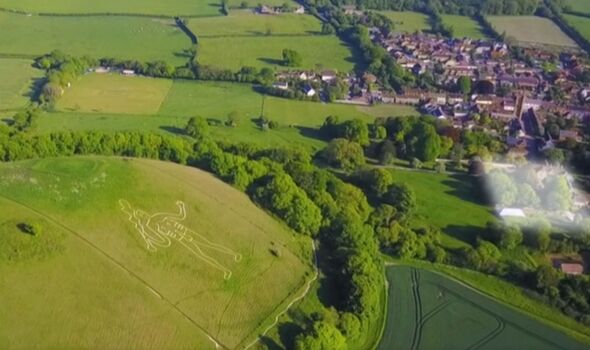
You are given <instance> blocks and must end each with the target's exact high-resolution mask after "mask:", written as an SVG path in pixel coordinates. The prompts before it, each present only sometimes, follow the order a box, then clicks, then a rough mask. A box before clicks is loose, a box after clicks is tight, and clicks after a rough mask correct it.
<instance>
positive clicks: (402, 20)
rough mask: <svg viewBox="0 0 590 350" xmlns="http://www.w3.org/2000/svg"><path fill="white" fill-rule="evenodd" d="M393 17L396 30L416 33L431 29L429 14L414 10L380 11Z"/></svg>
mask: <svg viewBox="0 0 590 350" xmlns="http://www.w3.org/2000/svg"><path fill="white" fill-rule="evenodd" d="M379 13H380V14H382V15H385V16H386V17H387V18H389V19H391V20H392V21H393V24H394V30H395V31H396V32H406V33H414V32H415V31H427V30H429V29H430V25H429V24H428V16H427V15H425V14H423V13H420V12H412V11H379Z"/></svg>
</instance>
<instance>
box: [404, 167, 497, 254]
mask: <svg viewBox="0 0 590 350" xmlns="http://www.w3.org/2000/svg"><path fill="white" fill-rule="evenodd" d="M393 177H394V179H395V181H398V182H402V183H406V184H408V185H409V186H410V187H411V188H412V189H413V190H414V192H415V193H416V202H417V213H416V214H417V217H416V221H417V222H418V223H424V222H426V223H429V224H431V225H434V226H436V227H439V228H440V229H441V230H443V232H444V233H446V234H447V235H448V238H447V239H446V240H445V242H444V243H445V244H446V245H449V246H451V247H455V246H457V245H460V244H461V242H460V241H464V242H474V241H475V237H476V236H477V235H478V234H479V231H480V230H481V229H483V228H485V226H486V224H487V222H488V221H490V220H492V219H493V216H492V211H491V210H492V209H491V208H489V207H487V206H486V205H485V204H483V203H482V202H481V201H480V199H479V197H478V188H477V186H476V185H475V184H474V183H473V182H472V181H473V179H472V178H471V177H469V176H467V175H452V174H435V173H427V172H419V171H412V170H394V171H393Z"/></svg>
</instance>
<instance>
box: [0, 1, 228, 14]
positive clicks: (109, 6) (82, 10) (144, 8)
mask: <svg viewBox="0 0 590 350" xmlns="http://www.w3.org/2000/svg"><path fill="white" fill-rule="evenodd" d="M0 7H1V8H5V9H10V10H16V11H23V12H30V13H56V14H96V13H116V14H139V15H156V16H177V15H182V16H217V15H220V14H221V13H220V12H219V10H220V7H221V2H218V1H207V0H166V1H162V0H125V1H117V0H102V1H95V0H75V1H72V0H43V1H39V0H0Z"/></svg>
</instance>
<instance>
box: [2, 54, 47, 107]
mask: <svg viewBox="0 0 590 350" xmlns="http://www.w3.org/2000/svg"><path fill="white" fill-rule="evenodd" d="M32 63H33V62H31V61H30V60H21V59H0V110H2V109H4V110H8V109H18V108H21V107H24V106H25V105H27V104H28V103H29V102H30V97H31V93H32V92H33V91H32V89H33V88H34V82H35V79H37V78H40V77H42V76H43V72H42V71H40V70H38V69H35V68H33V67H32V66H31V65H32Z"/></svg>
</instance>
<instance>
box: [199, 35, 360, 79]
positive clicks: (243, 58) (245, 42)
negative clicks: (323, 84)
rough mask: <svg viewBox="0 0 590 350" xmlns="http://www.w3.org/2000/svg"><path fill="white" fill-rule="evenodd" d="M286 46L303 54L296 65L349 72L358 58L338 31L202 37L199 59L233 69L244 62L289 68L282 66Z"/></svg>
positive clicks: (305, 67)
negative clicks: (306, 34)
mask: <svg viewBox="0 0 590 350" xmlns="http://www.w3.org/2000/svg"><path fill="white" fill-rule="evenodd" d="M284 49H291V50H295V51H297V52H299V53H300V54H301V57H302V64H301V66H299V67H289V68H294V69H297V68H300V69H323V68H325V69H336V70H338V71H340V72H349V71H351V70H352V69H353V67H354V63H355V62H356V59H355V58H354V52H353V51H352V49H351V48H350V47H349V46H347V45H346V44H345V43H343V42H342V41H340V40H339V39H338V37H336V36H335V35H308V36H268V37H267V36H253V37H239V36H234V37H224V38H203V39H201V40H199V47H198V49H197V59H198V61H199V63H200V64H204V65H210V66H214V67H220V68H226V69H231V70H234V71H235V70H238V69H240V68H241V67H244V66H251V67H257V68H262V67H272V68H287V67H284V66H282V61H283V57H282V52H283V50H284Z"/></svg>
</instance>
